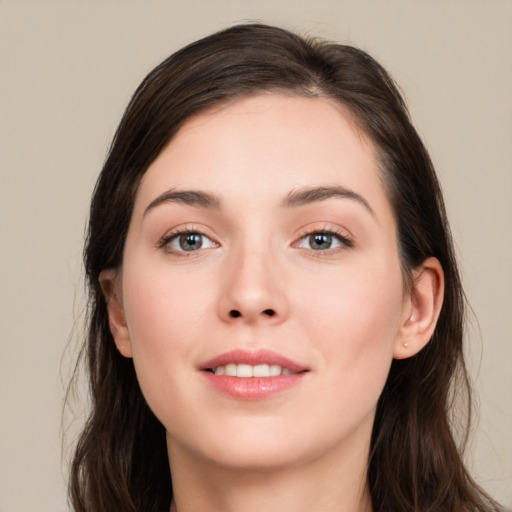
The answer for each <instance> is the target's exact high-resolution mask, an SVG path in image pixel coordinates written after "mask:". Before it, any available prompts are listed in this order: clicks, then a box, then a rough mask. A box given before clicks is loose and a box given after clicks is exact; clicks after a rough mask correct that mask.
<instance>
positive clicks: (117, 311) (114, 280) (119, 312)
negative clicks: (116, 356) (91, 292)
mask: <svg viewBox="0 0 512 512" xmlns="http://www.w3.org/2000/svg"><path fill="white" fill-rule="evenodd" d="M118 279H119V275H118V271H117V270H115V269H107V270H103V271H102V272H101V273H100V277H99V282H100V286H101V289H102V291H103V295H104V296H105V301H106V302H107V311H108V318H109V325H110V332H111V333H112V336H113V338H114V341H115V344H116V347H117V350H119V352H121V354H122V355H123V356H124V357H132V346H131V342H130V336H129V333H128V327H127V325H126V319H125V315H124V308H123V303H122V299H121V291H120V289H119V283H118Z"/></svg>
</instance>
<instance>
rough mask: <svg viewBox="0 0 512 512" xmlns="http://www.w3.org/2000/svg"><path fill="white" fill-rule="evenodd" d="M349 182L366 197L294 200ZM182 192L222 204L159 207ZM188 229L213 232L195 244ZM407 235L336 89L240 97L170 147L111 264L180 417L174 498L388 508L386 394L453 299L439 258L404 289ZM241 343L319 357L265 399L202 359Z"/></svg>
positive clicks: (177, 504) (306, 359) (174, 414)
mask: <svg viewBox="0 0 512 512" xmlns="http://www.w3.org/2000/svg"><path fill="white" fill-rule="evenodd" d="M333 185H336V186H342V187H344V188H345V189H347V190H349V191H351V193H355V194H357V195H358V197H359V198H361V199H362V200H361V199H355V198H354V197H339V196H334V197H329V198H326V199H321V200H315V201H313V202H309V203H307V204H299V205H294V206H290V205H288V206H286V205H283V201H285V200H286V198H287V197H288V198H289V197H290V194H291V193H294V192H297V191H300V190H304V188H305V187H330V186H333ZM169 190H172V191H177V190H179V191H183V190H194V191H201V192H205V193H208V194H214V195H215V196H216V198H217V199H218V202H219V203H220V206H219V205H217V206H216V207H211V206H204V205H197V204H196V205H191V204H185V203H183V202H179V201H178V202H177V201H165V202H162V203H160V204H158V205H154V202H155V200H156V199H157V198H159V197H161V195H162V194H164V193H165V192H167V191H169ZM152 203H153V206H152V207H149V206H150V205H152ZM364 203H366V204H364ZM148 207H149V209H148ZM176 230H185V231H189V232H199V233H202V234H204V236H205V237H207V238H203V247H202V248H200V249H197V250H192V251H188V252H187V251H183V249H181V248H180V245H179V240H180V239H179V238H176V237H175V238H172V236H173V235H175V234H176ZM322 231H328V232H332V233H335V235H332V236H333V238H331V240H332V245H331V248H327V249H321V250H319V249H318V248H317V247H313V246H312V245H311V238H310V237H309V235H310V234H311V233H318V232H322ZM337 237H340V238H337ZM347 240H348V242H347ZM396 240H397V236H396V225H395V221H394V218H393V212H392V209H391V206H390V203H389V201H388V199H387V197H386V193H385V190H384V188H383V186H382V181H381V175H380V171H379V167H378V162H377V159H376V156H375V152H374V149H373V147H372V144H371V143H370V142H369V141H368V140H367V138H366V137H365V135H364V134H362V133H361V132H360V131H359V130H358V129H357V128H356V127H355V124H354V123H353V122H352V120H351V118H350V115H349V114H348V113H347V112H346V111H345V110H344V109H343V108H342V107H341V106H339V105H336V104H335V103H333V102H331V101H329V100H326V99H320V98H315V99H313V98H298V97H289V96H282V95H277V94H265V95H257V96H252V97H248V98H244V99H239V100H237V101H235V102H233V103H231V104H229V105H227V106H224V107H223V108H221V109H216V110H215V111H210V112H207V113H203V114H201V115H198V116H196V117H194V118H192V119H190V120H189V121H188V122H187V123H186V124H185V125H184V126H183V128H182V129H181V130H180V131H179V132H178V134H177V135H176V136H175V137H174V138H173V140H172V141H171V142H170V143H169V145H168V146H167V147H166V148H165V149H164V150H163V151H162V152H161V154H160V155H159V157H158V158H157V159H156V160H155V161H154V162H153V164H152V165H151V166H150V168H149V169H148V171H147V172H146V174H145V175H144V177H143V179H142V182H141V184H140V188H139V190H138V193H137V196H136V200H135V206H134V211H133V216H132V219H131V223H130V227H129V232H128V236H127V240H126V246H125V254H124V261H123V268H122V269H120V270H106V271H104V272H103V273H102V276H101V279H100V280H101V284H102V287H103V290H104V292H105V295H106V297H107V300H108V304H109V314H110V323H111V330H112V333H113V335H114V339H115V341H116V344H117V347H118V349H119V350H120V352H121V353H122V354H123V355H124V356H126V357H133V359H134V364H135V368H136V371H137V377H138V379H139V382H140V386H141V389H142V391H143V393H144V396H145V398H146V400H147V402H148V404H149V406H150V407H151V409H152V410H153V412H154V413H155V415H156V416H157V417H158V418H159V420H160V421H161V422H162V423H163V425H164V426H165V428H166V430H167V441H168V452H169V460H170V465H171V473H172V475H173V490H174V499H175V501H174V503H173V510H177V511H179V512H187V511H193V510H202V511H205V512H208V511H221V510H222V511H237V512H242V511H243V512H249V511H253V510H254V511H255V510H266V511H273V510H276V511H277V510H279V511H280V512H283V511H284V512H286V511H294V512H297V511H306V510H316V511H334V510H336V511H341V512H343V511H345V512H348V511H351V512H357V511H370V510H372V508H371V501H370V499H369V494H368V491H367V488H366V470H367V458H368V453H369V442H370V435H371V429H372V425H373V419H374V415H375V408H376V404H377V400H378V398H379V395H380V393H381V391H382V389H383V386H384V384H385V381H386V377H387V374H388V371H389V367H390V364H391V361H392V359H393V358H394V357H396V358H404V357H410V356H412V355H414V354H415V353H417V352H418V351H419V350H421V348H422V347H423V346H424V345H425V344H426V343H427V342H428V340H429V339H430V336H431V334H432V332H433V329H434V326H435V322H436V320H437V316H438V314H439V309H440V306H441V303H442V291H443V276H442V270H441V268H440V265H439V263H438V262H437V260H435V259H433V258H431V259H429V260H427V261H425V262H424V264H423V265H422V266H421V267H419V268H418V269H415V270H414V277H415V279H414V285H413V290H412V292H411V293H408V292H406V291H405V290H406V287H405V286H404V282H403V279H402V269H401V267H400V260H399V256H398V250H397V242H396ZM269 310H271V311H272V312H273V314H272V315H269V314H268V311H269ZM233 311H236V312H237V315H233V314H232V313H231V312H233ZM237 348H242V349H246V350H256V349H261V348H263V349H269V350H273V351H275V352H278V353H280V354H282V355H284V356H286V357H288V358H290V359H292V360H294V361H296V362H298V363H299V364H300V365H302V366H303V367H305V368H307V370H308V371H307V373H306V374H305V375H304V377H303V378H302V379H301V381H300V383H299V384H298V385H296V386H293V387H292V388H290V389H287V390H285V391H282V392H280V393H278V394H276V395H273V396H271V397H269V398H266V399H264V400H252V401H248V400H239V399H235V398H232V397H228V396H226V395H224V394H222V393H219V392H218V391H217V390H216V389H214V388H213V387H212V386H211V385H210V384H209V383H208V381H207V379H205V378H204V374H202V372H201V371H200V366H201V364H202V363H204V362H205V361H207V360H208V359H211V358H213V357H215V356H218V355H219V354H222V353H224V352H227V351H230V350H233V349H237Z"/></svg>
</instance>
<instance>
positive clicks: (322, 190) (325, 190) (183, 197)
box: [144, 185, 375, 217]
mask: <svg viewBox="0 0 512 512" xmlns="http://www.w3.org/2000/svg"><path fill="white" fill-rule="evenodd" d="M336 197H337V198H343V199H353V200H355V201H357V202H358V203H360V204H361V205H362V206H364V207H365V208H366V209H367V210H368V211H369V212H370V213H371V214H372V216H374V217H375V213H374V212H373V210H372V208H371V206H370V204H369V203H368V201H367V200H366V199H365V198H364V197H363V196H361V195H360V194H358V193H357V192H354V191H353V190H350V189H348V188H345V187H342V186H340V185H331V186H321V187H302V188H300V189H298V190H294V191H292V192H290V193H289V194H288V195H287V196H286V198H285V199H284V200H283V202H282V206H283V207H284V208H294V207H298V206H304V205H308V204H311V203H315V202H318V201H325V200H327V199H332V198H336ZM165 203H182V204H185V205H188V206H193V207H197V208H207V209H215V210H218V209H220V208H221V200H220V198H219V197H218V196H216V195H215V194H211V193H209V192H203V191H201V190H176V189H171V190H167V191H166V192H164V193H163V194H160V195H159V196H158V197H157V198H155V199H153V201H151V203H149V205H148V206H147V207H146V209H145V210H144V215H146V214H147V213H148V212H149V211H150V210H152V209H154V208H156V207H157V206H160V205H162V204H165Z"/></svg>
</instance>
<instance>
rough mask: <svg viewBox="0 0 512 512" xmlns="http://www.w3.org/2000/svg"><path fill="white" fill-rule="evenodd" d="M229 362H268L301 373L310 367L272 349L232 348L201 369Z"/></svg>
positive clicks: (209, 361) (208, 368)
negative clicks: (250, 349)
mask: <svg viewBox="0 0 512 512" xmlns="http://www.w3.org/2000/svg"><path fill="white" fill-rule="evenodd" d="M227 364H250V365H251V366H255V365H258V364H268V365H273V364H275V365H279V366H281V367H282V368H287V369H288V370H290V371H292V372H294V373H299V372H303V371H306V370H307V369H308V368H306V367H305V366H303V365H301V364H299V363H297V362H295V361H292V360H291V359H289V358H287V357H285V356H283V355H281V354H278V353H277V352H274V351H272V350H264V349H260V350H255V351H249V350H241V349H237V350H230V351H229V352H224V353H223V354H220V355H218V356H216V357H214V358H212V359H210V360H208V361H206V362H205V363H203V364H202V365H201V366H200V369H201V370H213V369H215V368H217V367H218V366H226V365H227Z"/></svg>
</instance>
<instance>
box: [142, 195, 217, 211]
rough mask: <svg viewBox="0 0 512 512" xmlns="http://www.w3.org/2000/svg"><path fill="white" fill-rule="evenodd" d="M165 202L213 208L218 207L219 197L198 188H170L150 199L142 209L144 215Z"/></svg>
mask: <svg viewBox="0 0 512 512" xmlns="http://www.w3.org/2000/svg"><path fill="white" fill-rule="evenodd" d="M165 203H182V204H186V205H188V206H195V207H197V208H209V209H215V210H218V209H219V208H220V199H219V198H218V197H217V196H216V195H214V194H210V193H208V192H203V191H200V190H176V189H171V190H167V191H166V192H164V193H163V194H160V195H159V196H158V197H157V198H156V199H153V201H151V203H149V205H148V206H147V207H146V209H145V210H144V215H146V214H147V213H148V212H149V211H150V210H152V209H154V208H156V207H157V206H160V205H162V204H165Z"/></svg>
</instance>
